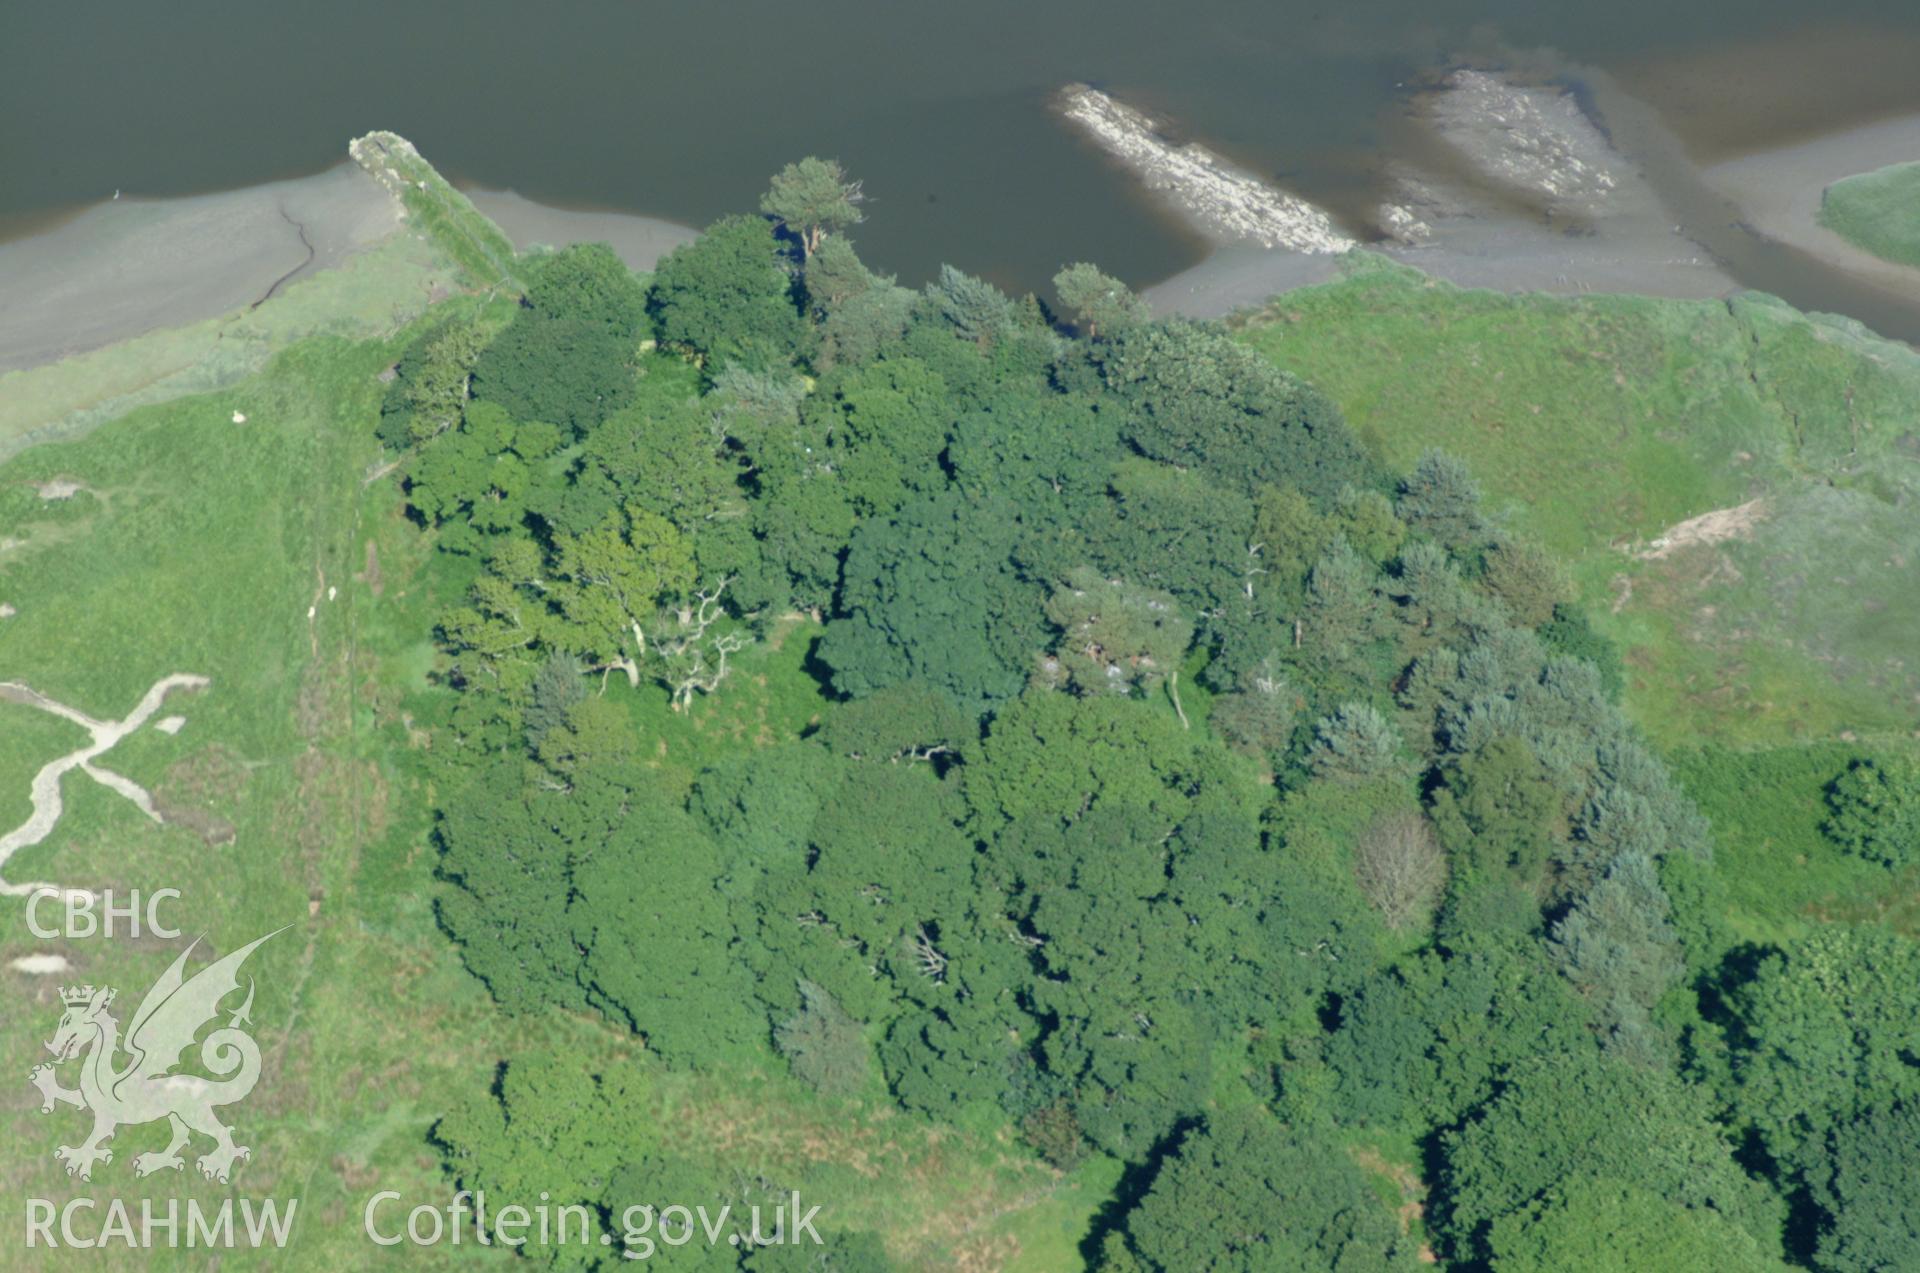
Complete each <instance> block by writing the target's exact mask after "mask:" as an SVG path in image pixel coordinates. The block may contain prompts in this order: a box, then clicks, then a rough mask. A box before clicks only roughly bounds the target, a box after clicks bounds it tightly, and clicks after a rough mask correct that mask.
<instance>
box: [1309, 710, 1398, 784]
mask: <svg viewBox="0 0 1920 1273" xmlns="http://www.w3.org/2000/svg"><path fill="white" fill-rule="evenodd" d="M1307 763H1308V764H1309V765H1310V766H1311V767H1312V769H1313V772H1314V774H1315V775H1316V776H1318V777H1321V778H1330V779H1333V780H1334V781H1336V782H1363V781H1365V780H1367V779H1370V778H1381V777H1385V776H1387V775H1389V774H1392V773H1394V772H1396V771H1397V770H1399V769H1400V768H1402V766H1403V765H1404V761H1403V760H1402V759H1401V756H1400V739H1399V737H1398V736H1397V735H1396V734H1395V733H1394V730H1393V726H1392V725H1391V724H1389V723H1388V722H1387V718H1386V717H1384V716H1382V715H1381V714H1380V713H1379V711H1378V710H1376V709H1375V708H1373V707H1371V706H1369V705H1368V704H1366V703H1345V704H1342V705H1341V706H1340V707H1338V708H1336V709H1334V710H1333V711H1332V712H1330V713H1328V714H1327V715H1325V716H1322V717H1321V718H1320V719H1319V720H1318V721H1317V722H1315V724H1314V727H1313V749H1312V751H1310V752H1309V753H1308V756H1307Z"/></svg>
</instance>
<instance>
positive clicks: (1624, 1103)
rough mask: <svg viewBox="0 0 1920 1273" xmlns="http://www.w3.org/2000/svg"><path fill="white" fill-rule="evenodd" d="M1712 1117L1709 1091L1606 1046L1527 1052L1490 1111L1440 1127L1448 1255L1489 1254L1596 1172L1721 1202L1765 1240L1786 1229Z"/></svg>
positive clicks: (1439, 1213) (1680, 1199) (1660, 1191)
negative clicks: (1510, 1230) (1495, 1240)
mask: <svg viewBox="0 0 1920 1273" xmlns="http://www.w3.org/2000/svg"><path fill="white" fill-rule="evenodd" d="M1712 1115H1713V1102H1712V1101H1711V1099H1710V1098H1709V1097H1708V1095H1707V1094H1706V1093H1705V1092H1703V1091H1700V1090H1699V1089H1696V1088H1692V1087H1689V1086H1687V1085H1686V1084H1684V1083H1682V1082H1681V1081H1680V1080H1679V1079H1677V1078H1675V1077H1673V1075H1672V1074H1671V1073H1669V1072H1667V1071H1664V1070H1660V1069H1655V1068H1650V1067H1645V1066H1637V1065H1630V1064H1626V1063H1624V1062H1621V1061H1617V1060H1613V1059H1610V1058H1608V1057H1606V1056H1605V1055H1604V1054H1602V1053H1601V1052H1599V1051H1597V1050H1592V1049H1587V1050H1578V1049H1576V1050H1574V1051H1572V1052H1558V1053H1556V1052H1547V1053H1540V1054H1536V1055H1533V1056H1529V1057H1524V1058H1521V1059H1518V1060H1516V1061H1515V1062H1514V1063H1513V1064H1512V1065H1510V1066H1509V1067H1508V1068H1507V1070H1506V1075H1505V1079H1504V1081H1503V1082H1502V1083H1501V1085H1500V1086H1499V1089H1498V1091H1497V1094H1496V1095H1495V1096H1494V1098H1493V1099H1492V1100H1491V1101H1489V1102H1488V1103H1487V1104H1486V1105H1484V1106H1482V1107H1481V1109H1480V1112H1479V1114H1478V1116H1477V1117H1475V1118H1473V1119H1470V1120H1468V1121H1467V1122H1465V1123H1464V1124H1462V1125H1461V1126H1459V1127H1458V1128H1457V1129H1454V1130H1450V1131H1446V1132H1444V1133H1442V1135H1441V1137H1440V1151H1441V1157H1442V1163H1443V1166H1442V1170H1441V1173H1440V1178H1439V1180H1438V1181H1437V1182H1436V1184H1437V1186H1438V1190H1437V1193H1438V1199H1437V1201H1438V1204H1439V1205H1438V1206H1437V1207H1436V1208H1435V1212H1434V1218H1435V1221H1436V1223H1437V1227H1438V1230H1439V1232H1440V1234H1441V1235H1442V1236H1443V1237H1444V1238H1445V1240H1446V1242H1447V1244H1448V1248H1447V1253H1449V1254H1451V1255H1452V1256H1453V1257H1455V1258H1458V1259H1462V1260H1470V1259H1474V1258H1484V1257H1485V1256H1486V1255H1488V1254H1490V1252H1489V1251H1488V1250H1487V1248H1486V1243H1487V1240H1488V1235H1489V1234H1490V1233H1491V1232H1493V1231H1494V1230H1496V1229H1498V1228H1499V1227H1500V1226H1501V1225H1502V1224H1503V1222H1505V1223H1511V1222H1512V1221H1511V1219H1510V1218H1511V1217H1514V1216H1524V1215H1525V1214H1527V1212H1528V1210H1529V1209H1530V1208H1531V1207H1533V1206H1534V1205H1536V1203H1537V1202H1538V1201H1539V1200H1540V1199H1542V1198H1545V1197H1547V1196H1549V1195H1550V1194H1551V1193H1552V1191H1553V1190H1555V1189H1565V1188H1567V1187H1569V1186H1570V1185H1572V1184H1574V1183H1575V1182H1577V1181H1579V1180H1581V1179H1583V1178H1587V1177H1594V1176H1598V1177H1603V1178H1609V1179H1613V1180H1630V1181H1634V1182H1635V1183H1637V1184H1638V1185H1640V1186H1641V1187H1643V1188H1645V1189H1646V1190H1647V1191H1648V1192H1649V1193H1651V1194H1652V1195H1653V1196H1655V1197H1659V1198H1664V1199H1667V1200H1668V1201H1669V1202H1670V1203H1672V1204H1673V1205H1675V1206H1679V1207H1682V1208H1685V1209H1687V1210H1710V1211H1714V1212H1717V1213H1719V1214H1720V1215H1721V1216H1722V1217H1724V1218H1725V1219H1726V1220H1727V1221H1728V1222H1729V1223H1731V1224H1732V1225H1734V1226H1736V1227H1737V1228H1739V1229H1741V1230H1743V1231H1745V1232H1746V1233H1747V1234H1749V1235H1750V1236H1751V1237H1752V1238H1754V1239H1755V1240H1756V1241H1758V1242H1761V1243H1762V1244H1763V1249H1765V1248H1766V1247H1767V1246H1769V1245H1770V1244H1771V1243H1772V1242H1773V1241H1774V1240H1775V1239H1774V1236H1773V1235H1775V1234H1777V1233H1778V1232H1779V1228H1780V1220H1781V1215H1780V1208H1779V1207H1778V1205H1777V1203H1776V1202H1775V1201H1774V1200H1773V1199H1772V1197H1771V1196H1770V1195H1769V1194H1768V1193H1767V1190H1766V1188H1765V1186H1764V1185H1762V1184H1760V1183H1759V1182H1757V1181H1754V1180H1752V1179H1750V1178H1749V1177H1748V1176H1747V1175H1746V1173H1745V1172H1744V1171H1742V1170H1741V1169H1740V1167H1739V1165H1738V1164H1737V1163H1736V1162H1735V1161H1734V1157H1733V1152H1732V1148H1731V1146H1730V1144H1729V1143H1728V1141H1727V1139H1726V1134H1725V1132H1724V1130H1723V1129H1722V1128H1721V1127H1720V1126H1719V1125H1718V1124H1717V1123H1716V1122H1715V1121H1714V1120H1713V1116H1712Z"/></svg>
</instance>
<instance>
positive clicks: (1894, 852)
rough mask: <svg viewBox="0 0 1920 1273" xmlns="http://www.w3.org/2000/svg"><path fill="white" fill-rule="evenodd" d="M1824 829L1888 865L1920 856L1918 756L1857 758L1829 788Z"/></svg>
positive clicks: (1840, 842) (1863, 854)
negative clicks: (1915, 757)
mask: <svg viewBox="0 0 1920 1273" xmlns="http://www.w3.org/2000/svg"><path fill="white" fill-rule="evenodd" d="M1827 808H1828V810H1829V812H1830V815H1831V816H1830V817H1829V818H1828V819H1827V824H1826V833H1827V836H1828V838H1830V839H1831V840H1833V842H1834V843H1836V844H1838V845H1839V846H1840V847H1841V848H1843V849H1845V850H1846V851H1847V852H1849V853H1856V854H1858V855H1860V856H1861V857H1864V858H1868V859H1870V860H1872V861H1876V862H1882V863H1885V864H1886V865H1887V866H1891V867H1901V866H1906V865H1907V864H1908V863H1910V862H1914V861H1920V761H1917V760H1915V759H1914V758H1913V757H1912V756H1909V755H1906V754H1904V753H1890V754H1888V755H1886V756H1883V757H1876V758H1873V759H1861V760H1856V761H1854V762H1853V763H1852V764H1850V765H1848V766H1847V770H1846V772H1845V773H1843V774H1841V775H1840V776H1839V777H1838V778H1835V779H1834V780H1833V783H1832V785H1831V786H1830V787H1828V789H1827Z"/></svg>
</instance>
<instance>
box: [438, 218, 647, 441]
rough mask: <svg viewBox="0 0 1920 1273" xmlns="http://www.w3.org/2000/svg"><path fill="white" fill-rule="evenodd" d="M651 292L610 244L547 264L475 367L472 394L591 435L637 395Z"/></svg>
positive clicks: (518, 414) (571, 251)
mask: <svg viewBox="0 0 1920 1273" xmlns="http://www.w3.org/2000/svg"><path fill="white" fill-rule="evenodd" d="M645 327H646V291H645V289H644V288H642V286H641V285H640V282H639V280H638V279H636V278H634V276H633V273H632V271H630V270H628V269H627V267H626V266H625V265H624V264H622V263H621V261H620V258H619V257H617V256H615V255H614V254H613V250H612V249H611V248H609V247H607V246H606V245H605V244H604V243H589V244H582V245H579V246H576V247H570V248H567V249H565V250H564V251H561V252H558V253H556V254H554V255H553V256H552V257H550V258H548V259H546V260H545V261H543V262H541V263H540V265H539V266H538V268H537V269H536V271H535V273H534V276H533V281H532V282H531V283H530V284H529V286H528V288H527V294H526V299H525V301H524V302H523V303H522V306H521V309H520V312H519V313H518V314H517V315H515V317H514V320H513V322H511V323H509V324H508V325H507V328H506V330H505V331H503V332H501V333H500V335H499V336H498V337H496V338H495V340H494V341H493V343H492V344H490V345H488V346H487V348H486V351H485V352H484V353H482V354H481V355H480V357H479V360H478V361H477V362H476V363H475V364H474V367H473V395H474V397H476V398H482V399H485V400H487V401H490V402H497V403H499V404H500V406H502V407H503V408H505V409H506V411H507V414H509V415H511V416H512V417H513V418H514V419H516V420H541V421H545V422H547V423H550V424H557V425H561V426H563V427H567V428H571V429H572V430H573V431H574V432H575V433H585V432H587V431H588V430H589V429H591V428H592V427H593V426H594V425H596V424H598V423H600V421H602V420H604V419H606V417H607V416H609V415H611V414H612V413H613V412H615V411H618V410H619V409H620V408H621V407H623V406H625V405H626V404H627V403H628V402H629V401H630V400H631V399H632V397H633V391H634V367H635V361H636V359H637V357H638V351H639V345H640V340H641V337H642V335H643V334H644V330H645Z"/></svg>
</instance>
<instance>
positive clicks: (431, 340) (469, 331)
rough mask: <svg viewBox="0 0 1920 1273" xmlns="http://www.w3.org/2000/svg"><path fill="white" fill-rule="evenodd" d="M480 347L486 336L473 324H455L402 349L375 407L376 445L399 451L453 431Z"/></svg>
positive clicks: (464, 321) (460, 321)
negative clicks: (377, 409)
mask: <svg viewBox="0 0 1920 1273" xmlns="http://www.w3.org/2000/svg"><path fill="white" fill-rule="evenodd" d="M486 344H487V332H486V330H485V329H484V328H482V327H481V326H480V324H479V323H477V322H474V321H472V320H470V319H461V318H456V319H453V320H451V321H449V322H447V323H444V324H442V325H440V326H438V327H434V328H431V329H429V330H428V331H427V332H425V333H424V334H422V335H421V336H420V337H419V338H418V339H416V340H415V341H414V342H413V343H412V344H411V345H409V346H407V352H406V353H404V354H402V355H401V356H400V361H399V362H398V363H396V364H394V368H393V373H394V375H393V381H392V383H391V384H389V385H388V386H387V393H386V397H385V399H384V400H383V401H382V402H381V404H380V427H379V430H378V433H379V436H380V440H381V441H382V442H385V443H386V444H387V445H388V446H390V447H393V448H394V449H396V450H400V449H404V448H406V447H409V446H413V445H416V444H418V443H421V442H424V441H426V440H428V439H429V438H434V437H438V436H439V435H440V434H442V433H445V432H446V431H447V430H449V429H451V428H454V427H455V426H457V425H458V424H459V423H460V420H461V417H462V415H463V413H464V412H465V411H466V407H467V400H468V398H469V396H470V391H471V387H472V381H473V367H474V363H475V361H476V360H478V359H479V357H480V352H481V350H483V349H485V348H486Z"/></svg>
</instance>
